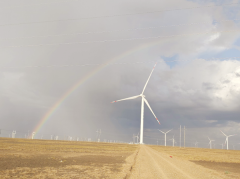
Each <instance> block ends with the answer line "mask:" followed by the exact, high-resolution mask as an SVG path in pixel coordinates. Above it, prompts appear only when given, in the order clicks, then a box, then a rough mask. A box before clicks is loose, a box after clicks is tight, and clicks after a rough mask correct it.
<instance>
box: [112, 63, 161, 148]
mask: <svg viewBox="0 0 240 179" xmlns="http://www.w3.org/2000/svg"><path fill="white" fill-rule="evenodd" d="M156 65H157V63H156V64H155V65H154V67H153V69H152V71H151V73H150V75H149V77H148V79H147V82H146V84H145V86H144V88H143V91H142V93H141V94H140V95H137V96H132V97H129V98H124V99H120V100H117V101H113V102H112V103H115V102H119V101H124V100H131V99H136V98H138V97H141V98H142V104H141V124H140V144H143V118H144V102H145V103H146V105H147V106H148V108H149V109H150V111H151V112H152V114H153V116H154V117H155V118H156V120H157V122H158V123H159V124H160V122H159V120H158V119H157V117H156V116H155V114H154V112H153V110H152V109H151V107H150V105H149V103H148V101H147V100H146V98H145V95H143V93H144V91H145V89H146V86H147V84H148V81H149V79H150V77H151V75H152V73H153V70H154V68H155V67H156Z"/></svg>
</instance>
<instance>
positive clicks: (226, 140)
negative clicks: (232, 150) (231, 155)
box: [220, 130, 235, 150]
mask: <svg viewBox="0 0 240 179" xmlns="http://www.w3.org/2000/svg"><path fill="white" fill-rule="evenodd" d="M220 131H221V130H220ZM221 132H222V133H223V131H221ZM223 135H225V136H226V141H225V144H226V143H227V150H228V137H231V136H235V134H234V135H229V136H227V135H226V134H224V133H223Z"/></svg>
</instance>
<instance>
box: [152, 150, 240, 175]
mask: <svg viewBox="0 0 240 179" xmlns="http://www.w3.org/2000/svg"><path fill="white" fill-rule="evenodd" d="M151 147H152V148H153V149H155V150H157V151H159V152H164V153H167V154H168V155H169V156H172V157H177V158H180V159H182V160H188V161H191V162H194V163H195V164H198V165H201V166H203V167H206V168H209V169H212V170H215V171H217V172H218V173H221V174H224V175H225V176H228V178H231V179H233V178H240V151H239V150H220V149H204V148H179V147H168V146H167V147H165V146H151Z"/></svg>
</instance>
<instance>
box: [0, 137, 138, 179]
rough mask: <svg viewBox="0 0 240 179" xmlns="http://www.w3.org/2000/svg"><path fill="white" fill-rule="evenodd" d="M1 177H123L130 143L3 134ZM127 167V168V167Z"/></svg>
mask: <svg viewBox="0 0 240 179" xmlns="http://www.w3.org/2000/svg"><path fill="white" fill-rule="evenodd" d="M0 144H1V145H0V158H1V160H0V178H123V177H124V175H126V172H127V171H126V170H127V168H126V167H127V165H128V164H127V162H126V159H127V158H128V157H129V156H130V155H131V154H133V153H134V152H135V151H136V149H137V146H136V145H128V144H113V143H96V142H69V141H48V140H30V139H9V138H0ZM124 167H125V168H124Z"/></svg>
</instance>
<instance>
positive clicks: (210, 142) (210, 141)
mask: <svg viewBox="0 0 240 179" xmlns="http://www.w3.org/2000/svg"><path fill="white" fill-rule="evenodd" d="M208 139H209V145H210V149H212V141H215V140H211V139H210V138H209V137H208Z"/></svg>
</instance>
